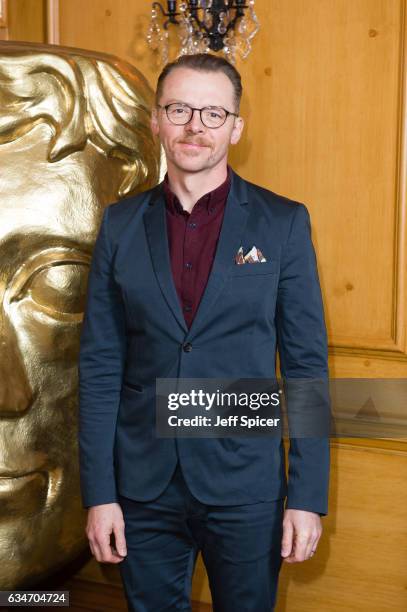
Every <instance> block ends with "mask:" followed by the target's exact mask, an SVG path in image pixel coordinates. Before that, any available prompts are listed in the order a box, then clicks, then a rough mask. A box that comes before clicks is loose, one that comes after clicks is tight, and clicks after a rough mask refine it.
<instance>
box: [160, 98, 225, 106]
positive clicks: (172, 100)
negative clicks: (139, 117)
mask: <svg viewBox="0 0 407 612" xmlns="http://www.w3.org/2000/svg"><path fill="white" fill-rule="evenodd" d="M168 104H186V105H187V106H193V104H190V103H189V102H184V100H177V99H175V98H171V99H170V100H168V102H166V103H165V104H163V105H162V106H167V105H168ZM208 106H210V107H213V108H224V107H223V106H222V104H204V105H203V106H202V107H201V108H207V107H208Z"/></svg>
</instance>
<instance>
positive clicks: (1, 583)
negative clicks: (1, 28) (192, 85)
mask: <svg viewBox="0 0 407 612" xmlns="http://www.w3.org/2000/svg"><path fill="white" fill-rule="evenodd" d="M152 101H153V93H152V91H151V90H150V88H149V86H148V84H147V82H146V81H145V79H144V78H143V77H142V75H141V74H140V73H139V72H138V71H137V70H136V69H135V68H133V67H132V66H130V65H129V64H127V63H126V62H123V61H120V60H118V59H117V58H115V57H112V56H108V55H105V54H99V53H93V52H90V51H84V50H81V49H70V48H66V47H58V46H52V45H35V44H30V43H7V42H3V43H0V196H1V197H0V296H1V301H0V303H1V312H0V345H1V352H0V372H1V374H0V504H1V505H0V589H9V588H12V587H16V586H21V585H30V584H33V583H34V582H35V580H37V579H39V578H43V577H44V576H46V575H47V574H49V573H51V572H52V571H54V570H55V569H57V568H58V567H59V566H61V565H62V564H64V563H65V562H67V561H69V560H70V559H72V558H73V557H75V555H77V553H78V552H79V551H80V550H81V549H83V547H84V545H85V541H84V511H83V510H82V507H81V500H80V495H79V476H78V461H77V440H76V436H77V359H78V348H79V336H80V328H81V322H82V318H83V311H84V305H85V296H86V285H87V274H88V269H89V263H90V260H91V255H92V249H93V245H94V242H95V239H96V235H97V231H98V228H99V223H100V219H101V214H102V210H103V207H104V206H106V205H107V204H109V203H111V202H114V201H115V200H117V199H118V198H119V197H121V196H125V195H127V194H130V193H133V192H137V191H141V190H143V189H147V188H149V187H151V186H153V185H154V184H156V183H157V181H158V175H159V145H158V143H157V142H156V141H155V140H153V138H152V136H151V133H150V129H149V114H150V106H151V104H152Z"/></svg>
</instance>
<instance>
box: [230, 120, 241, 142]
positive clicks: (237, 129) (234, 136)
mask: <svg viewBox="0 0 407 612" xmlns="http://www.w3.org/2000/svg"><path fill="white" fill-rule="evenodd" d="M243 128H244V119H243V117H236V119H235V123H234V126H233V130H232V133H231V135H230V144H232V145H234V144H237V143H238V142H239V140H240V137H241V135H242V132H243Z"/></svg>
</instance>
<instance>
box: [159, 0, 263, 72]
mask: <svg viewBox="0 0 407 612" xmlns="http://www.w3.org/2000/svg"><path fill="white" fill-rule="evenodd" d="M254 3H255V0H167V10H164V8H163V7H162V5H161V4H160V3H159V2H153V4H152V8H151V22H150V25H149V28H148V33H147V41H148V43H149V45H150V47H151V49H153V50H154V51H155V52H157V53H158V55H159V56H160V59H161V63H162V64H166V63H167V62H168V60H169V47H170V45H169V27H170V26H171V25H173V26H175V27H177V33H178V39H179V49H178V53H177V55H178V56H180V55H186V54H194V53H209V52H211V51H212V52H221V53H223V55H224V56H225V57H226V59H228V60H229V61H230V62H231V63H232V64H234V63H235V62H236V59H237V58H241V59H246V57H247V56H248V55H249V53H250V51H251V49H252V40H253V38H254V36H255V35H256V33H257V32H258V30H259V27H260V24H259V20H258V18H257V16H256V13H255V10H254Z"/></svg>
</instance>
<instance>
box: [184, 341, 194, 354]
mask: <svg viewBox="0 0 407 612" xmlns="http://www.w3.org/2000/svg"><path fill="white" fill-rule="evenodd" d="M182 348H183V349H184V351H185V352H186V353H190V352H191V351H192V344H191V343H190V342H185V344H183V345H182Z"/></svg>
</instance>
